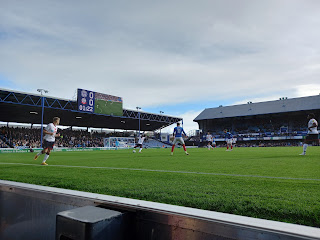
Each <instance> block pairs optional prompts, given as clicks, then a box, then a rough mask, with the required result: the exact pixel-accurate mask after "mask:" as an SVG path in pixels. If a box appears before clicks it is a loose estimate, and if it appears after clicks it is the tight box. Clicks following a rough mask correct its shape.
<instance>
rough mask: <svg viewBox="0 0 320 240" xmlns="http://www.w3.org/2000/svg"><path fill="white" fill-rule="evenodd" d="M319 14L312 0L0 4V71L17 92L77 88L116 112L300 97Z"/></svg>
mask: <svg viewBox="0 0 320 240" xmlns="http://www.w3.org/2000/svg"><path fill="white" fill-rule="evenodd" d="M230 6H232V7H230ZM319 15H320V4H319V1H298V0H290V1H288V0H284V1H281V2H279V1H265V2H261V1H259V2H258V1H254V0H245V1H241V2H239V1H232V0H226V1H211V0H210V1H209V0H208V1H204V0H200V1H197V2H194V1H184V3H183V4H181V1H161V2H154V1H152V2H150V1H138V2H134V3H133V2H128V1H117V2H109V1H96V2H95V4H92V3H89V2H86V1H77V2H76V4H75V1H68V2H66V1H54V2H52V1H48V0H47V1H45V0H43V1H36V0H33V1H28V2H26V3H22V2H19V4H18V2H17V1H12V0H10V1H9V0H3V1H2V7H1V8H0V74H3V75H5V76H6V77H7V78H8V79H9V80H11V81H12V82H14V83H15V85H18V86H20V89H17V90H22V91H30V92H34V91H35V90H36V89H37V88H39V87H42V88H47V89H48V90H49V91H50V95H53V96H56V97H62V98H67V99H68V98H71V97H72V96H74V91H75V90H76V88H84V89H89V90H94V91H98V92H103V93H107V94H112V95H118V96H121V97H123V98H124V106H125V107H126V108H134V107H135V106H142V107H150V106H153V107H154V106H158V105H170V104H172V103H175V104H177V103H183V102H190V101H194V100H195V99H196V100H197V101H208V100H214V99H227V98H232V99H248V101H255V99H256V100H257V101H259V99H260V100H263V99H270V98H273V97H276V96H277V97H276V98H275V99H277V98H278V94H279V95H287V97H295V96H302V95H303V94H310V91H302V90H301V89H304V88H303V87H299V86H301V82H303V81H306V80H307V82H308V84H311V85H316V84H317V83H318V81H319V78H318V76H319V71H320V69H319V65H318V63H319V62H320V56H319V51H320V32H319V31H318V29H319V28H320V18H319V17H318V16H319ZM299 89H300V90H299ZM306 89H308V87H307V88H306ZM275 92H276V94H275ZM288 93H290V94H291V95H288ZM280 97H281V96H280ZM251 98H252V99H251ZM246 101H247V100H245V101H244V102H246ZM241 102H243V101H241ZM185 122H187V121H185Z"/></svg>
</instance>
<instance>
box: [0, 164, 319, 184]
mask: <svg viewBox="0 0 320 240" xmlns="http://www.w3.org/2000/svg"><path fill="white" fill-rule="evenodd" d="M0 164H3V165H8V164H9V165H21V166H37V167H38V166H41V167H43V166H42V165H40V164H26V163H4V162H2V163H0ZM48 167H49V165H48ZM50 167H64V168H85V169H108V170H129V171H144V172H164V173H183V174H200V175H214V176H228V177H252V178H269V179H282V180H304V181H320V179H315V178H289V177H271V176H259V175H241V174H227V173H206V172H188V171H170V170H157V169H141V168H116V167H88V166H68V165H50Z"/></svg>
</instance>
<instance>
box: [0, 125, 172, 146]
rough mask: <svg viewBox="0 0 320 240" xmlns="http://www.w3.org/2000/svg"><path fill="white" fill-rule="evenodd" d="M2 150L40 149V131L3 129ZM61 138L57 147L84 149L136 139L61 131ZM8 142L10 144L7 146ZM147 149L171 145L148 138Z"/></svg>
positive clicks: (129, 133) (128, 134) (111, 133)
mask: <svg viewBox="0 0 320 240" xmlns="http://www.w3.org/2000/svg"><path fill="white" fill-rule="evenodd" d="M0 132H1V133H2V134H1V137H2V139H4V140H5V141H3V140H0V148H9V147H10V146H12V147H13V148H40V129H39V128H26V127H9V128H7V127H1V128H0ZM59 133H61V136H62V137H60V138H57V139H56V144H55V146H57V147H69V148H82V147H104V138H108V137H130V136H131V137H132V136H133V137H134V136H135V134H134V132H133V131H130V132H108V133H107V132H96V131H94V132H88V131H85V130H71V129H60V130H59ZM6 142H7V143H8V144H6ZM144 147H146V148H160V147H170V145H169V144H166V143H163V142H161V141H158V140H157V139H153V138H147V139H146V141H145V144H144Z"/></svg>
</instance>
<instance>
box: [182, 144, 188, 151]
mask: <svg viewBox="0 0 320 240" xmlns="http://www.w3.org/2000/svg"><path fill="white" fill-rule="evenodd" d="M182 147H183V150H184V151H185V152H186V151H187V149H186V145H184V144H183V145H182Z"/></svg>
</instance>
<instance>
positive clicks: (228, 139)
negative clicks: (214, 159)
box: [223, 129, 233, 151]
mask: <svg viewBox="0 0 320 240" xmlns="http://www.w3.org/2000/svg"><path fill="white" fill-rule="evenodd" d="M223 132H224V134H225V138H226V142H227V150H226V151H232V142H233V135H232V134H231V133H230V132H228V131H227V129H225V130H224V131H223ZM229 147H230V149H229Z"/></svg>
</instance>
